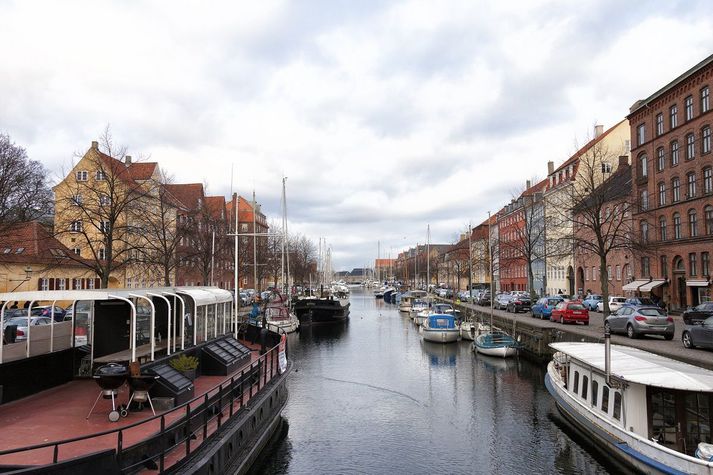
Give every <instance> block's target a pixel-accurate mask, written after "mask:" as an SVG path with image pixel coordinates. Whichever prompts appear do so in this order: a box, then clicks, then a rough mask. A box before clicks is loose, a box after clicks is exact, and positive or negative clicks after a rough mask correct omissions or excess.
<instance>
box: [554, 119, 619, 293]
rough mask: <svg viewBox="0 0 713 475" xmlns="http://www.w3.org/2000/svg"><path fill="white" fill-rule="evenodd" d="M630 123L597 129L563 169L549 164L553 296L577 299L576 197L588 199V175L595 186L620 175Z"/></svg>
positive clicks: (561, 166) (566, 162) (597, 127)
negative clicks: (573, 241)
mask: <svg viewBox="0 0 713 475" xmlns="http://www.w3.org/2000/svg"><path fill="white" fill-rule="evenodd" d="M629 144H630V131H629V122H628V121H627V120H622V121H621V122H619V123H618V124H616V125H614V126H613V127H611V128H610V129H608V130H606V131H604V130H603V127H602V126H601V125H597V126H595V130H594V138H593V139H592V140H590V141H589V142H588V143H587V144H586V145H585V146H584V147H582V148H580V149H579V150H577V152H576V153H575V154H574V155H572V156H571V157H570V158H568V159H567V160H566V161H565V162H564V163H562V164H561V165H560V166H559V167H557V168H555V167H554V163H553V162H548V164H547V184H546V186H545V192H544V198H545V226H546V237H545V255H546V275H545V277H546V286H545V292H546V293H547V294H548V295H550V294H566V295H573V294H575V293H576V291H577V289H576V287H575V275H574V274H575V273H574V249H573V246H571V245H569V244H568V242H569V241H570V237H571V236H572V233H573V223H572V218H571V215H570V214H569V211H570V210H571V207H572V205H573V198H574V197H583V196H585V195H586V189H584V187H585V186H586V184H585V183H586V182H587V181H590V180H586V179H585V178H588V176H587V175H589V174H590V173H591V174H592V175H593V176H591V178H592V179H593V181H594V186H597V185H598V184H601V183H602V182H603V181H604V180H605V179H606V178H607V177H608V176H609V175H610V174H611V173H613V172H615V171H616V167H617V166H618V163H619V162H618V157H620V156H623V155H628V154H629V148H630V146H629Z"/></svg>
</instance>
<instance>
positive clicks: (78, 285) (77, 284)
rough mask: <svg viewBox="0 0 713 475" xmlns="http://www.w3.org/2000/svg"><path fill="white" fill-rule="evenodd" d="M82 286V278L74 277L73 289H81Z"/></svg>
mask: <svg viewBox="0 0 713 475" xmlns="http://www.w3.org/2000/svg"><path fill="white" fill-rule="evenodd" d="M81 288H82V279H72V289H74V290H80V289H81Z"/></svg>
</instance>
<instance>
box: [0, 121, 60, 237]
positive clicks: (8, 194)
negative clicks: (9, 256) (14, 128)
mask: <svg viewBox="0 0 713 475" xmlns="http://www.w3.org/2000/svg"><path fill="white" fill-rule="evenodd" d="M51 212H52V192H51V191H50V189H49V187H48V186H47V172H46V170H45V168H44V167H43V166H42V164H41V163H40V162H38V161H36V160H29V159H28V158H27V152H25V149H24V148H22V147H20V146H19V145H16V144H15V143H13V142H12V141H11V140H10V136H8V135H5V134H0V232H4V231H6V230H8V229H9V228H11V227H12V226H14V225H15V224H18V223H24V222H27V221H32V220H35V219H38V218H40V217H42V216H47V215H49V214H51Z"/></svg>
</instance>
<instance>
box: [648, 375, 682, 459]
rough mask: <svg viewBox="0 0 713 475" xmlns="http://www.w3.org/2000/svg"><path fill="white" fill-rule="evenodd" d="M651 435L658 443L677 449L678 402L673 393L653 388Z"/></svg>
mask: <svg viewBox="0 0 713 475" xmlns="http://www.w3.org/2000/svg"><path fill="white" fill-rule="evenodd" d="M650 391H651V424H650V427H651V433H650V436H651V437H653V438H655V439H656V440H657V441H658V443H660V444H663V445H665V446H667V447H669V448H671V449H674V450H675V448H676V401H675V399H674V396H673V393H671V392H669V391H664V390H661V389H655V388H651V389H650Z"/></svg>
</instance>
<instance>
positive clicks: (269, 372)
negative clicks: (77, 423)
mask: <svg viewBox="0 0 713 475" xmlns="http://www.w3.org/2000/svg"><path fill="white" fill-rule="evenodd" d="M270 329H271V330H272V331H274V332H275V333H278V334H280V333H282V334H284V332H282V330H280V329H279V328H277V327H275V328H270ZM279 346H280V345H279V343H278V344H277V345H275V346H274V347H272V348H270V349H269V350H268V351H267V352H266V353H265V354H263V355H261V356H260V357H259V358H258V359H257V360H256V361H253V362H252V363H250V365H249V366H246V367H245V368H243V369H242V370H241V371H240V373H239V374H238V373H236V374H234V375H233V376H232V377H231V378H230V380H228V381H223V382H222V383H220V384H219V385H217V386H214V387H213V388H212V389H210V390H208V391H207V392H206V393H205V394H203V395H201V396H198V397H196V398H194V399H192V400H190V401H188V402H186V403H184V404H182V405H180V406H178V407H175V408H173V409H171V410H169V411H166V412H165V413H163V414H159V415H155V416H152V417H150V418H147V419H144V420H142V421H139V422H136V423H133V424H129V425H126V426H123V427H121V428H117V429H111V430H107V431H103V432H97V433H93V434H88V435H84V436H80V437H74V438H70V439H64V440H60V441H54V442H46V443H42V444H36V445H31V446H26V447H18V448H14V449H9V450H0V462H1V461H2V457H3V456H7V455H11V454H18V453H27V452H30V451H38V450H41V449H49V448H51V449H52V460H51V462H50V461H47V462H43V463H42V464H43V465H47V464H50V463H52V464H56V463H58V462H60V449H62V448H65V449H68V447H69V446H70V444H76V443H81V442H83V441H84V442H87V441H89V440H90V439H98V438H100V437H109V438H113V440H114V441H115V442H114V447H115V449H116V452H115V453H116V460H117V463H118V465H119V467H120V469H121V470H122V472H125V473H131V472H135V471H136V470H137V469H139V468H141V467H144V466H146V463H147V462H148V461H149V460H151V461H153V462H154V463H157V466H158V468H159V470H160V471H163V470H165V469H167V468H170V467H172V466H174V465H176V464H178V463H181V462H182V461H184V460H185V459H186V458H187V457H188V456H189V455H190V454H191V453H192V452H193V451H195V450H196V449H197V448H198V447H200V446H201V445H202V444H203V443H204V442H206V441H207V440H208V439H209V438H210V437H211V436H212V435H213V434H214V433H215V432H216V431H217V430H218V429H220V428H221V427H222V425H223V424H224V419H225V418H228V419H229V418H231V417H233V416H234V415H235V414H236V413H237V412H238V411H239V410H240V409H242V408H243V407H244V406H245V405H246V403H247V402H248V401H249V400H250V399H251V398H253V397H254V396H255V395H257V394H259V393H260V391H261V390H262V389H263V388H264V387H265V386H266V385H267V384H269V383H270V382H271V381H272V380H273V379H274V378H275V377H277V376H280V372H279V371H278V367H279ZM285 351H287V348H285ZM132 431H135V432H137V433H138V434H132ZM147 432H148V433H149V434H151V435H148V436H146V435H145V434H146V433H147ZM127 440H129V441H133V443H131V445H126V442H127ZM105 448H108V447H103V446H102V447H98V446H97V447H96V450H97V451H98V450H101V449H105ZM67 451H69V452H71V450H67ZM82 455H89V453H82V454H80V455H78V454H71V455H70V456H69V457H67V459H69V458H73V457H81V456H82Z"/></svg>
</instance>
